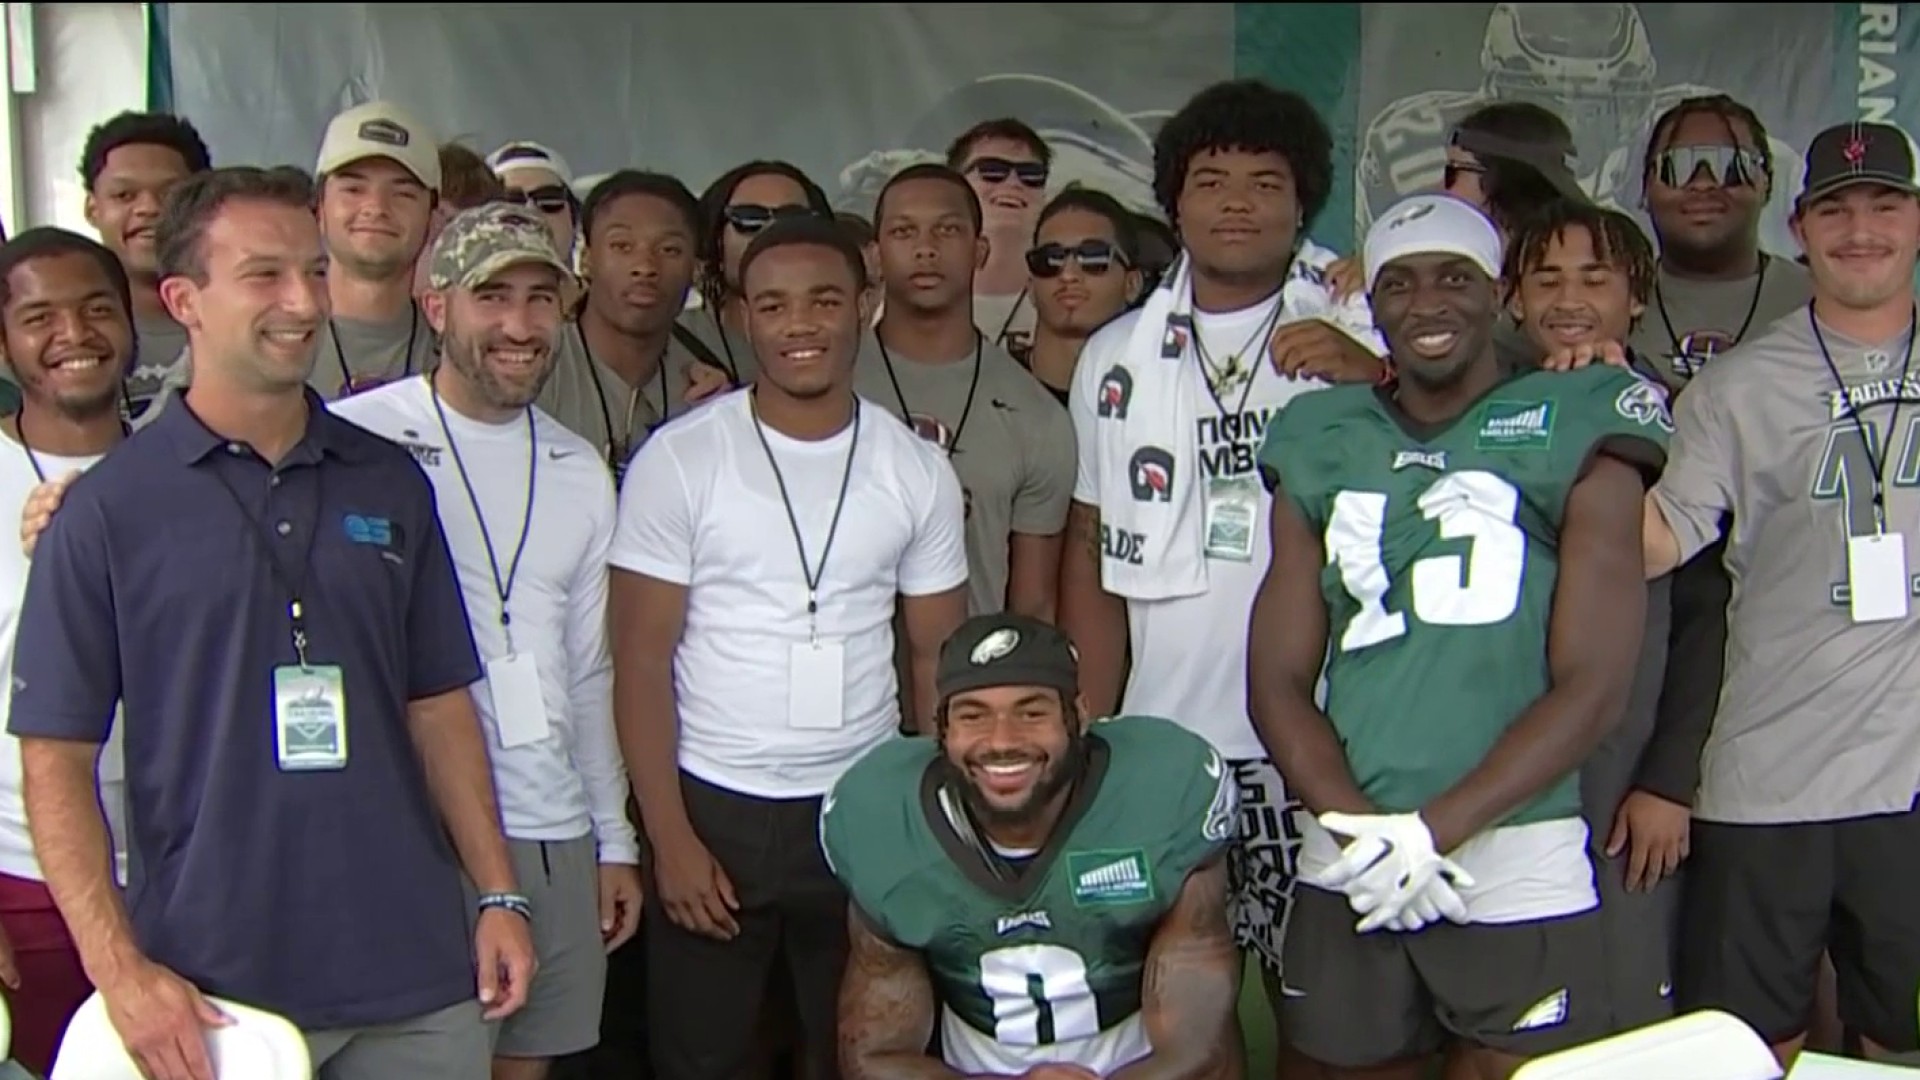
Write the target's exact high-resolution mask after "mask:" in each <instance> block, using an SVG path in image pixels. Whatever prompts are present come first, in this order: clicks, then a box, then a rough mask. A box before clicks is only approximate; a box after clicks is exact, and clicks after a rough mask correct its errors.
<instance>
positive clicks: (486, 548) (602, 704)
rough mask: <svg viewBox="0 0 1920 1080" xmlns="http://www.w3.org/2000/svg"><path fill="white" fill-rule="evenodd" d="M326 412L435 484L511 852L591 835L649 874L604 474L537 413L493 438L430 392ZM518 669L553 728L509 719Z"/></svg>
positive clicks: (396, 391) (398, 393) (590, 455)
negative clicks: (625, 758) (509, 674)
mask: <svg viewBox="0 0 1920 1080" xmlns="http://www.w3.org/2000/svg"><path fill="white" fill-rule="evenodd" d="M329 408H330V409H332V410H333V412H334V413H335V414H336V415H339V416H341V417H343V418H345V419H347V420H350V421H352V422H353V423H355V424H358V425H360V426H361V427H363V428H366V429H367V430H369V431H372V432H374V433H375V434H378V435H381V436H384V437H385V438H388V439H391V440H393V441H394V442H397V443H399V444H400V445H401V446H404V447H406V448H407V449H408V450H409V451H411V452H412V453H413V455H414V460H415V461H416V462H418V463H419V464H420V466H421V468H422V469H423V470H424V471H425V472H426V474H427V478H428V479H429V480H431V481H432V482H433V489H434V496H435V500H436V502H437V503H438V506H439V514H440V524H441V528H442V529H443V530H444V531H445V533H446V536H447V546H448V548H449V549H450V550H451V551H452V554H453V561H454V566H455V569H456V570H457V571H458V574H459V578H460V589H461V592H462V593H463V594H464V596H465V598H466V603H467V621H468V623H469V624H471V626H472V629H473V640H474V645H475V646H476V647H477V648H478V649H479V652H480V659H481V661H482V662H483V663H484V664H485V665H486V666H487V671H488V678H487V680H486V681H484V682H482V683H481V684H479V685H478V686H476V687H474V692H473V697H474V706H475V708H476V709H477V710H478V712H479V714H480V720H481V723H482V725H483V726H484V728H485V730H486V735H487V751H488V754H489V756H490V757H491V759H492V761H493V776H494V785H495V787H496V789H497V790H498V795H499V800H500V816H501V820H502V822H503V823H504V825H505V829H506V834H507V836H508V837H510V838H512V839H515V840H552V841H559V840H574V839H579V838H580V837H583V836H586V835H589V834H591V835H592V836H593V837H594V838H595V840H596V843H597V847H598V850H599V857H600V861H601V862H603V863H637V862H638V861H639V844H638V841H637V839H636V837H635V835H634V829H633V825H632V823H631V822H630V821H628V819H627V813H626V805H627V790H628V788H627V775H626V769H625V766H624V764H623V762H622V761H621V758H620V747H619V742H618V740H617V739H616V738H615V736H614V730H613V664H612V661H611V659H610V656H609V653H608V647H607V573H608V566H607V551H608V548H609V546H610V545H611V544H612V542H613V530H614V522H615V503H614V491H613V479H612V477H611V476H610V475H609V474H608V472H607V467H606V464H605V462H604V461H602V460H601V458H600V456H599V455H598V454H597V453H595V452H594V449H593V447H592V446H590V445H588V443H587V442H586V441H585V440H583V439H581V438H580V437H579V436H577V435H574V434H573V433H572V432H570V431H568V430H566V429H565V428H563V427H561V426H560V424H559V423H558V422H557V421H555V420H554V419H553V418H552V417H550V416H548V415H546V414H545V413H543V412H540V411H539V410H538V409H532V410H529V411H528V413H526V414H524V415H521V416H517V417H515V418H514V419H513V420H511V421H509V422H507V423H504V424H486V423H481V422H479V421H476V420H471V419H468V418H467V417H464V416H461V415H460V414H459V413H457V412H455V411H454V410H453V409H452V408H451V407H449V406H447V405H446V403H445V402H440V403H439V407H438V408H436V403H435V400H434V396H433V393H432V391H431V389H430V388H429V386H428V383H427V380H426V379H424V378H417V379H406V380H403V381H401V382H398V383H394V384H391V385H388V386H384V387H381V388H380V389H378V390H374V391H371V392H368V393H364V394H357V395H355V396H353V397H350V398H346V399H344V400H342V401H337V402H334V403H332V404H331V405H330V406H329ZM523 536H524V543H523V539H522V538H523ZM516 552H517V553H518V558H517V563H516ZM503 589H504V591H505V592H506V593H507V596H506V599H505V602H504V603H503V602H502V597H501V593H502V591H503ZM503 610H504V611H505V613H506V614H507V616H508V619H507V620H503V619H502V612H503ZM510 656H520V657H522V658H527V657H530V658H531V661H532V663H533V665H534V667H535V668H536V669H537V671H538V676H539V697H540V705H541V706H542V708H541V709H540V710H539V712H540V713H542V714H544V715H534V714H532V713H530V712H514V713H513V714H512V715H505V716H503V710H504V709H506V708H507V707H508V703H509V702H510V700H511V694H510V693H509V692H508V690H507V689H506V688H505V687H504V686H502V685H501V684H502V683H503V682H504V678H505V677H504V676H503V675H502V670H503V669H502V665H503V664H505V663H506V662H507V661H508V658H509V657H510ZM523 662H524V660H523Z"/></svg>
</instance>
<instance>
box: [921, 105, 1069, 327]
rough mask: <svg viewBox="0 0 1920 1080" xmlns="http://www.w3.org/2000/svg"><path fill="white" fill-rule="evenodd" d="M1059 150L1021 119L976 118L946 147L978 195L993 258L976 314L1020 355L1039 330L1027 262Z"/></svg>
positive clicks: (950, 161) (980, 283)
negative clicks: (1030, 297)
mask: <svg viewBox="0 0 1920 1080" xmlns="http://www.w3.org/2000/svg"><path fill="white" fill-rule="evenodd" d="M1052 164H1053V150H1052V148H1051V147H1049V146H1047V143H1046V140H1045V139H1042V138H1041V137H1040V133H1039V132H1037V131H1035V130H1033V129H1032V128H1031V127H1028V126H1027V125H1026V124H1024V123H1022V122H1020V121H1019V120H1013V119H1000V120H988V121H985V122H983V123H979V124H975V125H974V126H973V127H971V128H969V129H968V130H967V131H966V132H965V133H964V134H962V135H961V136H960V137H959V138H957V139H955V140H954V141H953V145H952V146H951V147H949V148H948V149H947V167H948V168H951V169H953V170H954V171H955V172H957V173H959V174H961V175H962V176H965V177H966V178H967V183H969V184H971V185H972V186H973V193H974V195H975V196H977V197H978V198H979V199H980V209H981V212H982V218H983V224H982V227H981V233H982V235H984V236H985V237H986V240H987V261H986V262H985V263H984V264H983V265H982V266H981V267H980V273H979V274H978V275H977V276H976V277H975V278H974V283H973V317H974V321H975V322H977V323H979V324H980V329H982V330H984V331H986V332H987V339H988V340H989V341H993V342H996V343H998V344H999V345H1001V346H1002V347H1004V348H1006V349H1007V350H1008V351H1010V352H1013V353H1015V354H1016V355H1017V354H1019V353H1021V352H1024V351H1025V348H1026V346H1027V344H1028V342H1029V341H1031V339H1032V335H1033V321H1034V311H1033V305H1032V304H1031V303H1029V302H1028V294H1027V268H1026V266H1025V264H1024V262H1023V261H1022V256H1024V255H1025V253H1026V250H1027V244H1028V242H1029V241H1030V240H1031V239H1032V237H1033V227H1034V225H1035V224H1036V223H1037V221H1038V218H1039V215H1040V207H1041V205H1042V204H1043V203H1044V202H1045V201H1046V197H1047V177H1048V175H1049V171H1050V169H1051V167H1052Z"/></svg>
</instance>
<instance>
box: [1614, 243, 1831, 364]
mask: <svg viewBox="0 0 1920 1080" xmlns="http://www.w3.org/2000/svg"><path fill="white" fill-rule="evenodd" d="M1656 284H1657V285H1658V288H1657V290H1656V292H1655V294H1654V300H1653V302H1652V303H1649V304H1648V305H1647V310H1646V313H1645V314H1643V315H1641V316H1640V324H1639V325H1638V326H1635V327H1634V328H1633V333H1632V334H1631V335H1629V337H1628V339H1627V340H1628V342H1629V344H1631V345H1632V346H1633V348H1634V350H1635V351H1636V352H1638V353H1639V354H1640V355H1641V356H1644V357H1646V358H1647V359H1648V360H1650V361H1652V362H1653V365H1654V366H1655V367H1657V368H1659V369H1660V374H1661V376H1662V377H1663V378H1665V379H1666V380H1667V385H1669V386H1674V387H1679V386H1684V385H1685V384H1686V382H1687V380H1689V379H1691V378H1693V377H1694V376H1695V375H1698V374H1699V373H1700V370H1701V368H1702V367H1704V366H1705V365H1706V363H1707V361H1709V360H1711V359H1713V358H1714V357H1716V356H1721V355H1724V354H1725V353H1726V352H1727V351H1728V350H1729V349H1731V348H1733V347H1734V346H1735V345H1738V344H1739V343H1740V341H1741V338H1742V335H1743V333H1744V335H1745V336H1747V337H1751V336H1753V335H1754V334H1757V333H1759V332H1760V331H1762V330H1764V329H1765V328H1767V327H1768V326H1771V325H1773V323H1774V321H1775V320H1777V319H1779V318H1780V317H1781V316H1783V315H1785V314H1787V313H1788V312H1790V311H1792V310H1794V309H1795V308H1801V307H1805V306H1806V304H1807V301H1808V300H1811V299H1813V281H1812V279H1811V278H1809V277H1808V276H1807V268H1806V267H1804V266H1801V265H1800V264H1799V263H1796V262H1794V261H1793V260H1791V259H1779V258H1775V257H1773V256H1771V255H1769V256H1767V257H1766V262H1765V263H1764V264H1763V265H1762V267H1761V269H1760V272H1759V273H1757V274H1749V275H1748V276H1746V277H1744V278H1735V279H1732V280H1724V281H1702V280H1700V279H1698V278H1683V277H1675V276H1674V275H1672V274H1669V273H1667V272H1666V271H1665V270H1662V271H1660V276H1659V278H1658V280H1657V283H1656Z"/></svg>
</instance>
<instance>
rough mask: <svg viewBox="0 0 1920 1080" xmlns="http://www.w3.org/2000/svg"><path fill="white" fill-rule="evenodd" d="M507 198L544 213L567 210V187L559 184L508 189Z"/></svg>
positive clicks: (561, 212) (558, 212) (557, 212)
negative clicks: (523, 189)
mask: <svg viewBox="0 0 1920 1080" xmlns="http://www.w3.org/2000/svg"><path fill="white" fill-rule="evenodd" d="M507 199H508V201H510V202H516V203H519V204H520V205H521V206H531V207H533V208H534V209H535V210H538V211H540V212H541V213H543V214H563V213H565V212H566V211H567V209H568V207H569V205H570V204H569V203H568V201H567V189H566V188H563V187H560V186H558V185H553V186H549V187H540V188H534V189H533V190H532V191H508V192H507Z"/></svg>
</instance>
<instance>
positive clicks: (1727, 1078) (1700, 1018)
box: [54, 1009, 1782, 1080]
mask: <svg viewBox="0 0 1920 1080" xmlns="http://www.w3.org/2000/svg"><path fill="white" fill-rule="evenodd" d="M1781 1075H1782V1074H1781V1070H1780V1063H1779V1062H1778V1061H1776V1060H1774V1056H1773V1051H1772V1050H1771V1049H1770V1048H1769V1047H1768V1046H1767V1044H1766V1042H1765V1040H1763V1039H1761V1038H1760V1036H1759V1035H1756V1034H1755V1033H1754V1031H1753V1029H1752V1028H1750V1027H1748V1026H1747V1025H1745V1024H1743V1023H1741V1022H1740V1021H1739V1020H1737V1019H1735V1018H1734V1017H1732V1016H1729V1015H1728V1014H1726V1013H1723V1012H1718V1011H1715V1010H1711V1009H1706V1010H1702V1011H1700V1012H1693V1013H1688V1014H1687V1015H1685V1016H1676V1017H1674V1018H1673V1019H1671V1020H1663V1021H1661V1022H1660V1023H1658V1024H1649V1025H1647V1026H1646V1027H1643V1028H1636V1029H1634V1030H1632V1031H1627V1032H1623V1033H1621V1034H1619V1035H1615V1036H1613V1037H1612V1038H1608V1039H1602V1040H1600V1041H1599V1042H1595V1043H1588V1044H1587V1045H1585V1046H1576V1047H1574V1048H1573V1049H1571V1050H1563V1051H1561V1052H1560V1053H1558V1054H1549V1055H1547V1056H1546V1057H1542V1058H1535V1059H1534V1060H1532V1061H1530V1062H1528V1063H1527V1064H1525V1065H1523V1066H1521V1068H1520V1071H1519V1072H1517V1073H1515V1074H1514V1076H1513V1080H1622V1078H1623V1077H1629V1078H1630V1077H1637V1076H1644V1077H1683V1076H1684V1077H1686V1078H1687V1080H1780V1077H1781ZM54 1080H63V1078H62V1077H57V1076H56V1077H55V1078H54Z"/></svg>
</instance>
